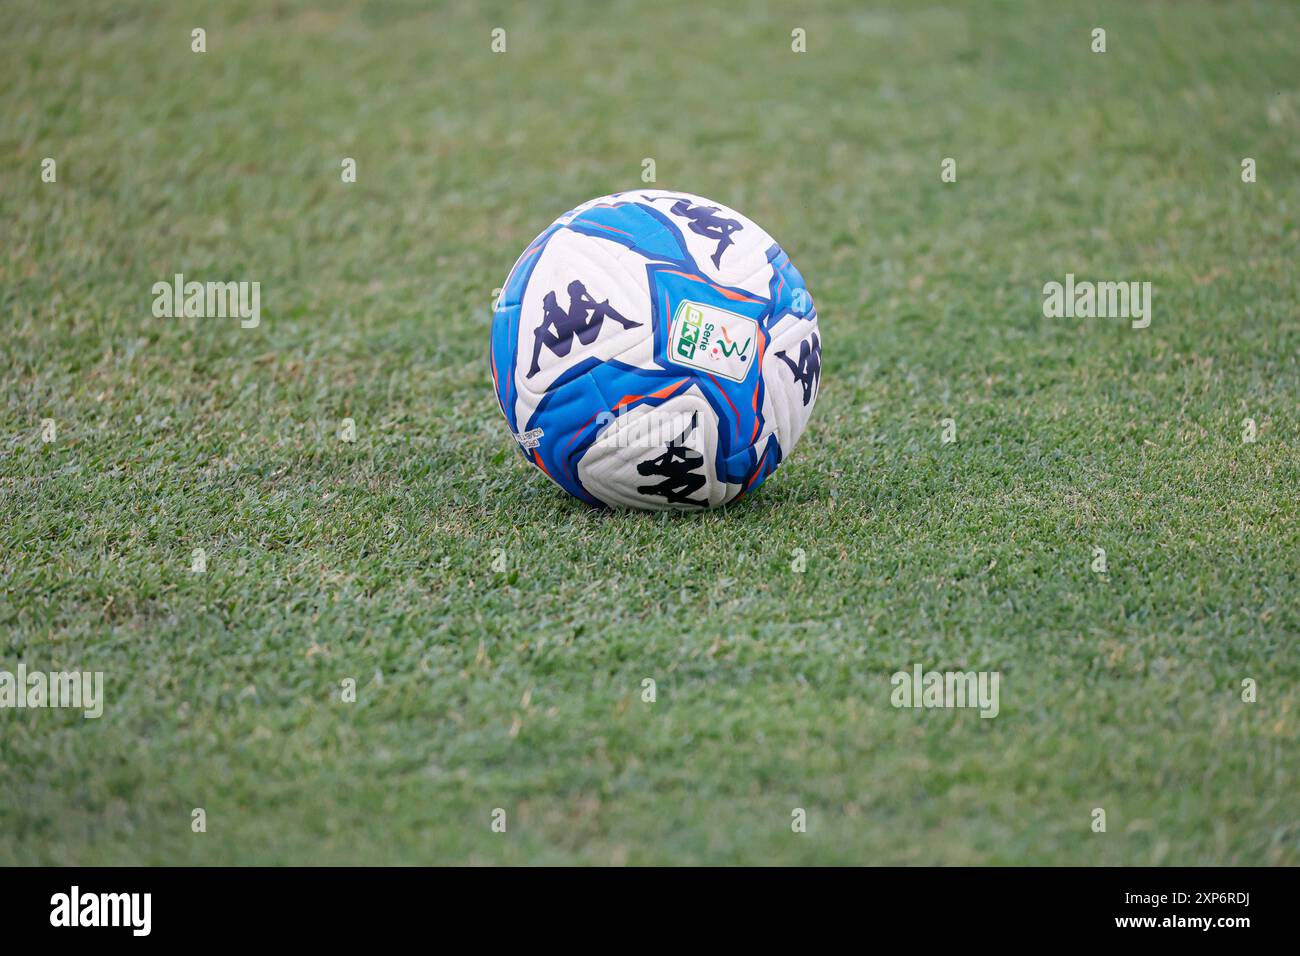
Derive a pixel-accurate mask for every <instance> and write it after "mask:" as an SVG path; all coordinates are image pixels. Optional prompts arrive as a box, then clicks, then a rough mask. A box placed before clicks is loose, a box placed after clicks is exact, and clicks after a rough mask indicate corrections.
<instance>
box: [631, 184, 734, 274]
mask: <svg viewBox="0 0 1300 956" xmlns="http://www.w3.org/2000/svg"><path fill="white" fill-rule="evenodd" d="M655 198H670V199H671V198H673V197H655ZM651 201H652V202H653V201H654V200H651ZM668 211H669V212H670V213H672V214H673V215H674V216H680V217H681V218H683V219H685V220H687V221H688V222H689V225H688V226H687V228H688V229H690V230H691V232H693V233H695V234H696V235H697V236H703V237H704V238H705V239H710V240H712V241H713V242H716V243H717V244H718V245H717V248H716V249H714V250H713V255H712V256H711V257H710V258H712V259H713V265H714V266H715V267H716V268H719V269H721V268H722V254H723V253H724V252H726V251H727V249H728V248H729V247H730V246H731V245H732V244H733V243H732V240H731V234H732V233H734V232H740V230H742V229H744V228H745V227H744V226H743V225H742V224H741V223H740V222H738V221H737V220H735V219H728V218H727V217H726V216H719V215H718V212H719V209H718V207H717V206H695V205H692V204H691V201H690V200H689V199H677V201H676V202H674V203H673V204H672V206H671V207H670V208H669V210H668Z"/></svg>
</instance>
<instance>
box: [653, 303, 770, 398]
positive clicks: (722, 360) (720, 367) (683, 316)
mask: <svg viewBox="0 0 1300 956" xmlns="http://www.w3.org/2000/svg"><path fill="white" fill-rule="evenodd" d="M757 341H758V323H757V322H755V321H754V320H753V319H751V318H748V317H747V316H743V315H737V314H736V313H735V312H728V311H727V310H726V309H719V308H717V307H715V306H711V305H702V304H700V303H699V302H689V301H686V302H682V303H681V304H680V305H678V306H677V311H676V312H675V313H674V314H673V321H672V328H671V330H670V333H669V336H668V358H669V359H670V360H671V361H673V362H676V363H677V364H678V365H689V366H690V367H691V368H697V369H700V370H701V371H704V372H711V373H713V374H715V375H721V376H722V377H723V378H726V379H730V380H731V381H733V382H743V381H744V380H745V378H746V377H747V376H748V375H749V370H750V368H751V367H752V366H753V364H754V362H753V357H754V352H755V350H756V348H757V346H756V345H755V344H754V343H755V342H757Z"/></svg>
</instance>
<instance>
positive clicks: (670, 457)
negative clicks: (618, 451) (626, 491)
mask: <svg viewBox="0 0 1300 956" xmlns="http://www.w3.org/2000/svg"><path fill="white" fill-rule="evenodd" d="M698 418H699V412H695V413H694V414H692V415H691V423H690V424H689V425H687V426H686V428H685V429H684V430H683V431H682V433H681V434H680V435H678V436H677V437H676V438H674V439H672V441H670V442H669V443H668V445H667V447H666V448H665V450H664V453H663V454H662V455H660V456H658V457H657V458H651V459H650V460H649V461H643V462H641V463H640V464H638V465H637V466H636V470H637V473H638V474H641V475H646V476H650V475H658V476H659V477H661V478H663V481H661V482H659V483H658V484H657V485H639V486H638V487H637V489H636V490H637V491H638V492H640V493H641V494H643V495H659V496H660V497H662V498H666V499H667V500H668V501H669V502H671V503H672V504H676V505H696V506H698V507H701V508H705V507H708V504H709V503H708V501H699V500H697V499H695V498H692V497H690V496H691V495H692V494H694V493H695V492H697V491H699V490H700V489H701V488H703V487H704V475H703V474H697V473H696V469H697V468H699V467H700V466H701V465H703V464H704V456H703V455H702V454H700V453H699V452H698V451H695V450H694V449H693V448H688V447H687V445H686V439H687V438H689V437H690V436H691V433H692V432H693V431H695V426H696V423H697V420H698Z"/></svg>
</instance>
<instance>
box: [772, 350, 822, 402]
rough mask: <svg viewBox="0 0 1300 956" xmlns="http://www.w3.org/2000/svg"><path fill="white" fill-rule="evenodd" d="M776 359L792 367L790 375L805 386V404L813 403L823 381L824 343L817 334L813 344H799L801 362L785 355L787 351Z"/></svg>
mask: <svg viewBox="0 0 1300 956" xmlns="http://www.w3.org/2000/svg"><path fill="white" fill-rule="evenodd" d="M776 357H777V358H779V359H780V360H781V361H782V362H784V363H785V364H786V365H788V366H789V367H790V374H792V375H793V376H794V380H795V381H796V382H798V383H799V384H800V385H802V386H803V403H804V404H805V405H807V404H808V403H809V402H810V401H812V396H813V390H814V389H815V388H816V387H817V383H818V382H819V381H820V380H821V374H822V343H821V339H819V338H818V337H817V333H816V332H814V333H813V334H812V343H811V344H809V341H808V339H804V340H803V341H802V342H800V343H799V361H798V362H794V361H791V359H790V356H788V355H786V354H785V349H782V350H781V351H779V352H777V353H776Z"/></svg>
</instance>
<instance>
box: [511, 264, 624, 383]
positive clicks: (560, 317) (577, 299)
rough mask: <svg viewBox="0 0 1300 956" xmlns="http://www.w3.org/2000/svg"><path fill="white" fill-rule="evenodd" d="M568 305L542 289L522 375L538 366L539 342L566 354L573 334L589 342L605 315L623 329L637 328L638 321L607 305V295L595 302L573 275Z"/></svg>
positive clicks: (557, 352) (569, 288)
mask: <svg viewBox="0 0 1300 956" xmlns="http://www.w3.org/2000/svg"><path fill="white" fill-rule="evenodd" d="M568 292H569V308H568V309H567V310H566V309H562V308H560V304H559V302H557V301H556V299H555V293H554V292H548V293H546V296H545V298H543V299H542V324H541V325H539V326H538V327H537V328H536V329H535V330H534V331H533V363H532V365H530V366H529V368H528V374H527V375H525V376H524V377H525V378H532V377H533V376H534V375H536V374H537V373H538V372H540V371H541V368H540V367H539V366H538V364H537V360H538V358H540V357H541V354H542V346H543V345H545V346H546V347H547V348H548V349H550V350H551V354H552V355H555V356H557V357H559V358H563V357H564V356H566V355H568V354H569V349H571V348H572V347H573V338H574V336H577V338H578V341H579V342H581V343H582V344H583V345H590V344H591V343H592V342H594V341H596V339H597V337H598V336H599V335H600V330H601V327H602V326H603V325H604V324H605V320H606V319H613V320H614V321H615V322H617V323H619V324H620V325H621V326H623V328H625V329H635V328H639V327H640V325H641V323H640V322H632V321H630V320H628V319H625V318H623V316H621V315H619V314H618V312H616V311H615V310H614V309H613V308H611V307H610V304H609V299H606V300H605V301H604V302H597V301H596V300H595V299H593V298H592V297H591V296H590V295H588V294H587V287H586V286H585V285H583V284H582V283H581V282H579V281H578V280H577V279H574V280H573V281H572V282H570V283H569V287H568Z"/></svg>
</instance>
